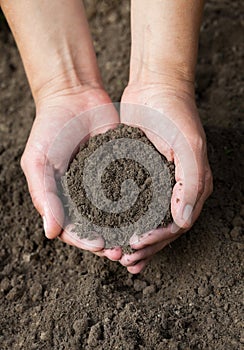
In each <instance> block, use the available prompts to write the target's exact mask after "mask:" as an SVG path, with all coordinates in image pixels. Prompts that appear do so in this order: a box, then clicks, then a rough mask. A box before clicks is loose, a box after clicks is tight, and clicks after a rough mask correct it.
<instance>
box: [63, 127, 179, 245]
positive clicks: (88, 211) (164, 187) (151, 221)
mask: <svg viewBox="0 0 244 350" xmlns="http://www.w3.org/2000/svg"><path fill="white" fill-rule="evenodd" d="M118 140H122V142H120V143H119V144H118V142H117V141H118ZM129 140H138V141H139V142H138V141H137V142H136V143H135V142H133V143H131V142H130V141H129ZM142 143H143V144H144V145H147V147H143V144H142ZM99 150H100V153H99V156H98V153H97V155H96V152H97V151H99ZM94 154H95V157H93V158H92V157H91V156H92V155H94ZM123 155H125V156H126V157H122V156H123ZM155 155H156V156H157V158H156V157H155ZM150 156H151V157H150ZM121 157H122V158H121ZM136 159H137V160H136ZM106 160H107V161H108V162H107V163H108V164H107V165H106V166H105V169H104V173H103V174H102V175H101V177H98V172H99V166H98V164H97V163H98V162H99V163H102V162H104V161H106ZM87 161H89V163H90V168H89V169H90V170H89V171H88V173H87V176H88V178H89V184H90V187H92V188H89V187H88V188H86V186H84V183H83V182H84V179H85V177H84V175H85V174H84V169H85V167H86V164H87ZM159 161H160V165H159V164H157V163H158V162H159ZM145 164H147V165H146V166H145ZM147 167H148V168H149V169H152V170H153V171H154V172H156V171H157V172H158V174H157V177H155V178H154V180H153V178H152V176H151V174H150V172H149V171H148V169H147ZM159 170H160V173H159ZM128 180H130V181H133V182H134V183H135V184H136V189H135V190H134V191H133V188H132V187H131V182H130V181H128ZM99 181H101V186H100V187H97V183H98V182H99ZM153 182H154V183H153ZM174 182H175V181H174V164H173V163H172V162H168V161H167V159H166V158H165V157H164V156H163V155H161V154H160V153H159V152H158V151H157V150H156V148H155V147H154V146H153V144H152V143H151V142H150V141H149V140H148V138H147V137H146V135H145V134H144V133H143V132H142V131H141V130H140V129H138V128H134V127H131V126H127V125H124V124H120V125H119V126H117V127H116V128H115V129H113V130H108V131H107V132H106V133H104V134H99V135H96V136H94V137H92V138H91V139H90V140H89V141H88V142H87V143H85V144H84V145H82V146H81V148H80V151H79V152H78V154H77V155H76V157H75V159H73V161H72V163H71V164H70V167H69V170H68V171H67V173H66V174H65V176H64V177H63V178H62V185H63V189H64V195H65V196H66V197H67V205H68V207H69V215H70V217H71V222H72V223H75V228H74V231H75V232H76V233H77V234H78V236H79V237H81V238H84V237H85V238H89V239H92V238H93V236H94V235H93V233H94V232H97V233H99V234H101V235H102V236H103V238H104V240H105V247H106V248H112V247H115V246H122V247H124V248H125V249H126V248H127V247H128V246H129V239H130V237H131V235H132V234H133V233H136V234H138V235H140V234H142V233H144V232H146V231H149V230H152V229H155V228H157V227H159V226H167V225H168V224H169V223H170V222H172V216H171V212H170V199H171V195H172V189H173V186H174ZM122 188H123V195H122ZM99 190H100V191H102V192H103V193H104V196H105V197H104V198H102V196H101V195H100V194H99V193H98V192H99ZM136 190H138V193H135V195H136V197H137V198H136V200H135V201H134V203H133V200H132V198H131V197H132V196H131V194H132V193H134V192H137V191H136ZM91 192H93V193H95V197H96V198H95V199H97V197H98V198H99V200H100V202H102V203H101V204H103V205H104V206H103V208H105V204H106V199H109V201H110V203H109V204H110V205H109V206H107V207H106V209H107V210H104V209H103V208H100V207H97V206H96V205H94V204H93V202H92V200H91V199H90V198H88V193H91ZM153 193H154V194H153ZM162 194H163V195H162ZM123 196H126V198H122V199H125V201H124V203H123V205H122V206H121V208H120V210H119V212H116V211H114V207H115V204H116V203H117V202H118V201H119V200H121V197H123ZM100 197H101V198H100ZM155 197H157V198H155ZM152 201H154V202H155V201H156V202H157V204H156V205H157V208H155V207H152ZM128 204H129V205H128ZM154 206H155V204H154ZM125 207H127V209H126V208H125ZM150 208H152V209H151V210H150V212H149V214H148V215H147V218H146V220H140V219H141V217H142V216H144V215H145V214H146V212H147V211H149V209H150ZM161 209H162V210H161ZM84 218H85V219H84Z"/></svg>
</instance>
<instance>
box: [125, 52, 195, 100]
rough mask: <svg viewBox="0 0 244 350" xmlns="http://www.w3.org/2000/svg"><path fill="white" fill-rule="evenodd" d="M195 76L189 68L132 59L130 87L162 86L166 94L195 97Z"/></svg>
mask: <svg viewBox="0 0 244 350" xmlns="http://www.w3.org/2000/svg"><path fill="white" fill-rule="evenodd" d="M194 81H195V76H194V72H193V70H192V69H191V68H190V67H189V66H185V65H184V64H182V63H175V64H174V63H172V62H170V63H169V62H166V61H162V62H161V64H160V65H157V64H153V63H148V62H145V61H143V60H142V61H139V62H138V60H137V59H133V58H131V66H130V77H129V83H128V86H137V87H138V86H140V87H141V88H143V87H144V88H146V87H154V86H160V88H161V89H163V90H164V91H165V93H166V94H167V93H171V94H174V93H177V92H182V93H186V94H187V95H189V96H191V97H193V98H194V97H195V86H194Z"/></svg>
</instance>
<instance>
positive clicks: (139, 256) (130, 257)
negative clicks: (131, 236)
mask: <svg viewBox="0 0 244 350" xmlns="http://www.w3.org/2000/svg"><path fill="white" fill-rule="evenodd" d="M176 238H177V237H176V236H175V237H171V238H170V239H168V240H166V241H163V242H158V243H155V244H153V245H150V246H148V247H145V248H142V249H139V250H138V251H136V252H134V253H132V254H126V255H123V257H122V258H121V259H120V263H121V264H122V265H123V266H132V265H134V264H135V262H136V261H140V260H144V259H147V258H150V257H152V256H153V255H155V254H156V253H157V252H159V251H160V250H162V249H163V248H164V247H166V246H167V245H168V244H169V243H171V242H172V241H174V240H175V239H176Z"/></svg>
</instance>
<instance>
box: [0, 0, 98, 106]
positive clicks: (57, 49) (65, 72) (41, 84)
mask: <svg viewBox="0 0 244 350" xmlns="http://www.w3.org/2000/svg"><path fill="white" fill-rule="evenodd" d="M0 1H1V2H0V3H1V7H2V10H3V12H4V14H5V16H6V18H7V20H8V23H9V25H10V28H11V30H12V32H13V35H14V37H15V40H16V43H17V45H18V48H19V51H20V54H21V57H22V60H23V63H24V66H25V70H26V73H27V77H28V80H29V83H30V86H31V89H32V93H33V96H34V98H35V99H37V98H38V99H39V98H42V97H45V94H46V93H50V94H51V93H55V92H56V90H57V89H59V90H60V91H62V90H66V89H70V88H75V87H76V86H80V85H82V84H84V85H86V84H87V85H89V84H90V85H101V79H100V75H99V71H98V68H97V63H96V57H95V53H94V49H93V45H92V41H91V37H90V33H89V28H88V24H87V20H86V17H85V10H84V7H83V5H82V3H81V1H80V0H64V1H60V0H52V1H49V0H34V1H33V0H18V1H15V0H0Z"/></svg>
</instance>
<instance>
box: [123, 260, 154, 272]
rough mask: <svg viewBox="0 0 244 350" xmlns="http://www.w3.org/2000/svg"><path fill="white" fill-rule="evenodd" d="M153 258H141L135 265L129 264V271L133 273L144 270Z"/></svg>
mask: <svg viewBox="0 0 244 350" xmlns="http://www.w3.org/2000/svg"><path fill="white" fill-rule="evenodd" d="M150 260H151V258H148V259H145V260H141V261H139V262H138V263H137V264H136V265H134V266H128V267H127V271H128V272H130V273H132V274H133V275H135V274H137V273H140V272H142V270H143V269H144V268H145V267H146V265H147V263H148V262H149V261H150Z"/></svg>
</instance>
